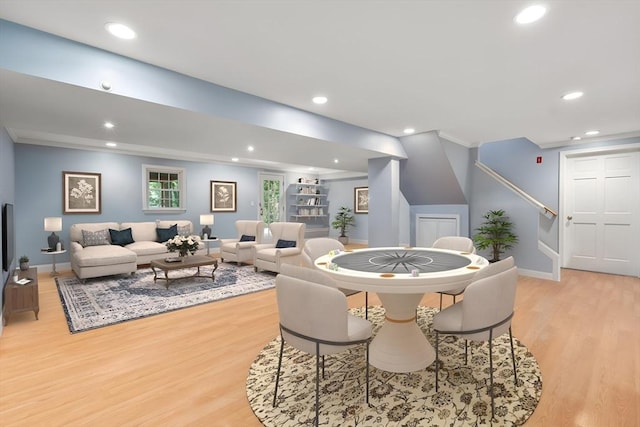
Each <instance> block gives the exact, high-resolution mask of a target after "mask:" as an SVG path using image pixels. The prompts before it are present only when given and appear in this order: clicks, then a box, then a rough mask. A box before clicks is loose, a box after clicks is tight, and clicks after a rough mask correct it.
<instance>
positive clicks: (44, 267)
mask: <svg viewBox="0 0 640 427" xmlns="http://www.w3.org/2000/svg"><path fill="white" fill-rule="evenodd" d="M32 267H37V268H38V273H51V272H52V271H53V264H38V265H33V266H32ZM68 270H71V263H70V262H56V271H68Z"/></svg>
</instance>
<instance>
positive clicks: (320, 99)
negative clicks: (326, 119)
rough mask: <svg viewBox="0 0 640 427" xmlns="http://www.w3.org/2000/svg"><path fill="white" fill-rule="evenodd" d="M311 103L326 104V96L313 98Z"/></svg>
mask: <svg viewBox="0 0 640 427" xmlns="http://www.w3.org/2000/svg"><path fill="white" fill-rule="evenodd" d="M312 101H313V103H314V104H326V103H327V101H328V99H327V97H326V96H314V97H313V99H312Z"/></svg>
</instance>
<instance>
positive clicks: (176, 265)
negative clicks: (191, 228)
mask: <svg viewBox="0 0 640 427" xmlns="http://www.w3.org/2000/svg"><path fill="white" fill-rule="evenodd" d="M168 259H169V260H170V259H172V258H171V257H169V258H162V259H153V260H151V262H150V264H151V269H152V270H153V281H154V282H155V281H156V280H158V279H162V280H165V281H166V285H167V289H169V283H171V281H172V280H179V279H187V278H190V277H208V276H205V275H202V274H200V267H202V266H205V265H213V270H212V271H211V280H215V279H216V276H215V275H214V273H215V272H216V270H217V269H218V260H217V259H216V258H211V257H208V256H205V255H189V256H186V257H182V259H181V260H180V261H177V262H168V261H167V260H168ZM192 267H197V268H198V271H197V272H196V274H194V275H191V276H179V277H169V271H173V270H184V269H186V268H192ZM156 268H157V269H160V270H162V271H164V277H159V276H158V272H157V271H156Z"/></svg>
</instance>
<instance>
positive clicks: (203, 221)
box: [200, 214, 213, 239]
mask: <svg viewBox="0 0 640 427" xmlns="http://www.w3.org/2000/svg"><path fill="white" fill-rule="evenodd" d="M200 225H204V227H202V235H201V236H202V238H203V239H208V238H209V237H211V229H210V228H209V226H210V225H213V215H212V214H208V215H200Z"/></svg>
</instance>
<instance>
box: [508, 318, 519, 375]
mask: <svg viewBox="0 0 640 427" xmlns="http://www.w3.org/2000/svg"><path fill="white" fill-rule="evenodd" d="M509 341H511V361H512V362H513V380H514V381H515V385H516V387H517V386H518V371H516V354H515V352H514V351H513V335H512V334H511V326H509Z"/></svg>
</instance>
